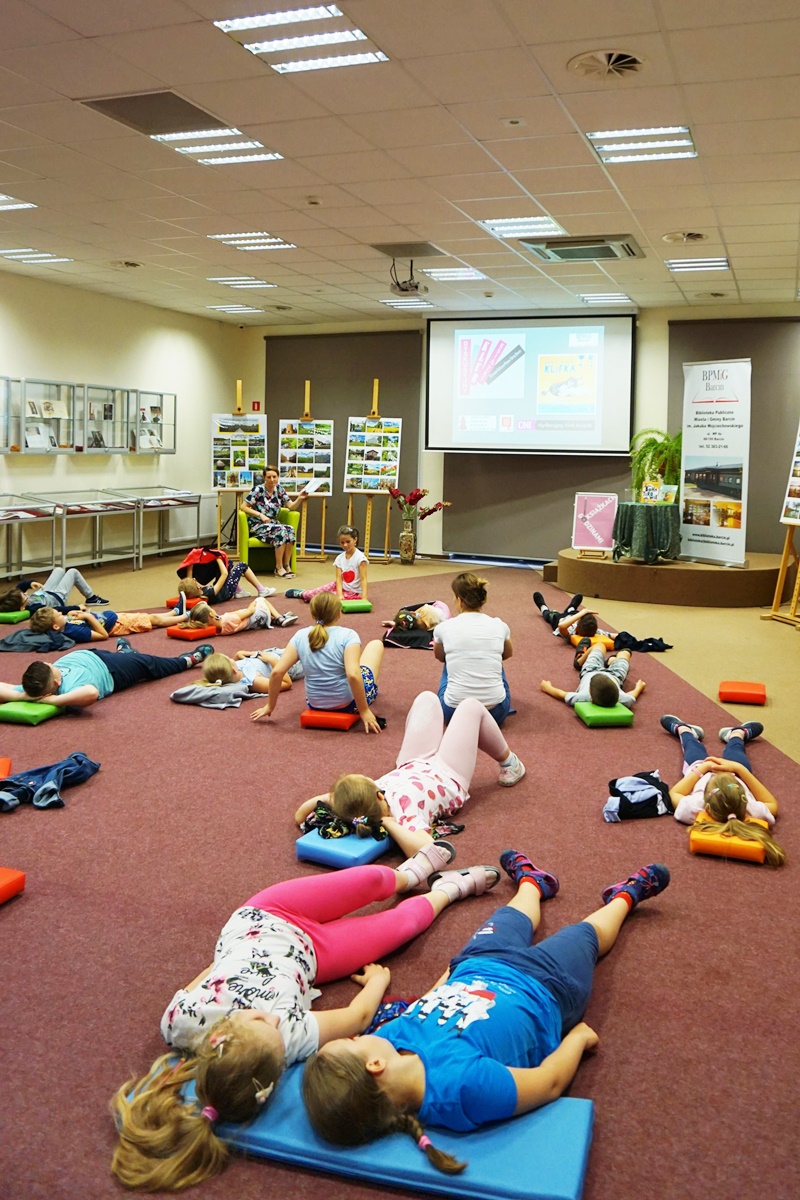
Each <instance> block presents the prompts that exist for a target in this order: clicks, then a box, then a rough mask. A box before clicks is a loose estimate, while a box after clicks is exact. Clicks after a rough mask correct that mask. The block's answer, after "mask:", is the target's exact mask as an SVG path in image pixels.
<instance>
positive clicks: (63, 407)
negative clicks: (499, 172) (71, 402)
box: [41, 400, 69, 419]
mask: <svg viewBox="0 0 800 1200" xmlns="http://www.w3.org/2000/svg"><path fill="white" fill-rule="evenodd" d="M41 403H42V416H43V417H55V418H59V419H61V418H64V417H68V416H69V409H68V408H67V404H66V401H65V400H42V402H41Z"/></svg>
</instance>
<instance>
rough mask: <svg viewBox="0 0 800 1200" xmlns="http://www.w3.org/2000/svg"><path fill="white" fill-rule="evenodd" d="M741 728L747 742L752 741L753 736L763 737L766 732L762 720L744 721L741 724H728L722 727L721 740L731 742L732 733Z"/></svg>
mask: <svg viewBox="0 0 800 1200" xmlns="http://www.w3.org/2000/svg"><path fill="white" fill-rule="evenodd" d="M739 729H741V730H742V731H743V733H744V738H743V740H744V741H745V742H752V740H753V738H757V737H761V734H762V733H763V732H764V726H763V725H762V724H761V722H760V721H743V722H742V724H741V725H726V726H725V728H724V729H720V731H719V740H720V741H721V742H729V741H730V740H731V734H732V733H736V732H737V730H739Z"/></svg>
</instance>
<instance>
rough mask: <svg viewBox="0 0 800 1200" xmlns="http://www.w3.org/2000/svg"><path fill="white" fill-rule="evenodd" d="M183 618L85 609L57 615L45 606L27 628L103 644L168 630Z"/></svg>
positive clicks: (159, 614)
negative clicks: (111, 637)
mask: <svg viewBox="0 0 800 1200" xmlns="http://www.w3.org/2000/svg"><path fill="white" fill-rule="evenodd" d="M183 620H184V617H182V616H178V615H176V614H174V613H164V614H162V613H145V612H122V613H117V612H112V610H111V609H110V608H107V609H106V610H105V612H101V613H91V612H89V610H88V609H86V608H83V607H81V608H73V609H70V611H69V612H65V613H64V612H57V611H56V609H54V608H50V606H49V605H45V606H44V608H37V610H36V612H35V613H33V615H32V616H31V621H30V628H31V629H32V631H33V632H34V633H47V632H48V631H49V630H51V629H55V630H56V631H57V632H58V633H63V634H65V635H66V637H70V638H72V640H73V642H105V641H107V640H108V638H109V637H110V636H112V635H113V636H115V637H119V636H121V635H124V636H126V637H128V636H130V634H132V633H149V632H150V630H151V629H168V628H169V627H170V625H180V623H181V621H183Z"/></svg>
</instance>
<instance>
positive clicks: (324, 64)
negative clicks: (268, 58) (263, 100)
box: [269, 50, 389, 75]
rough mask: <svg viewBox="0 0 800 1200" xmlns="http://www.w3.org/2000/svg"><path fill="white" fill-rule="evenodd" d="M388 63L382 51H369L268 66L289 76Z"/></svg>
mask: <svg viewBox="0 0 800 1200" xmlns="http://www.w3.org/2000/svg"><path fill="white" fill-rule="evenodd" d="M388 61H389V59H388V58H387V56H386V55H385V54H384V53H383V51H382V50H369V51H367V53H365V54H339V55H337V56H336V57H335V58H303V59H297V60H296V61H295V62H281V63H270V64H269V65H270V66H271V67H272V69H273V71H277V72H278V73H279V74H280V75H291V74H295V73H296V72H298V71H327V70H328V69H329V68H330V67H364V66H367V65H368V64H369V63H378V62H388Z"/></svg>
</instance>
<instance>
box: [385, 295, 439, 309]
mask: <svg viewBox="0 0 800 1200" xmlns="http://www.w3.org/2000/svg"><path fill="white" fill-rule="evenodd" d="M381 304H385V305H387V307H389V308H404V309H417V308H435V307H436V305H435V304H431V303H430V302H429V301H428V300H423V299H421V298H420V297H419V296H409V297H408V298H406V299H400V300H381Z"/></svg>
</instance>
